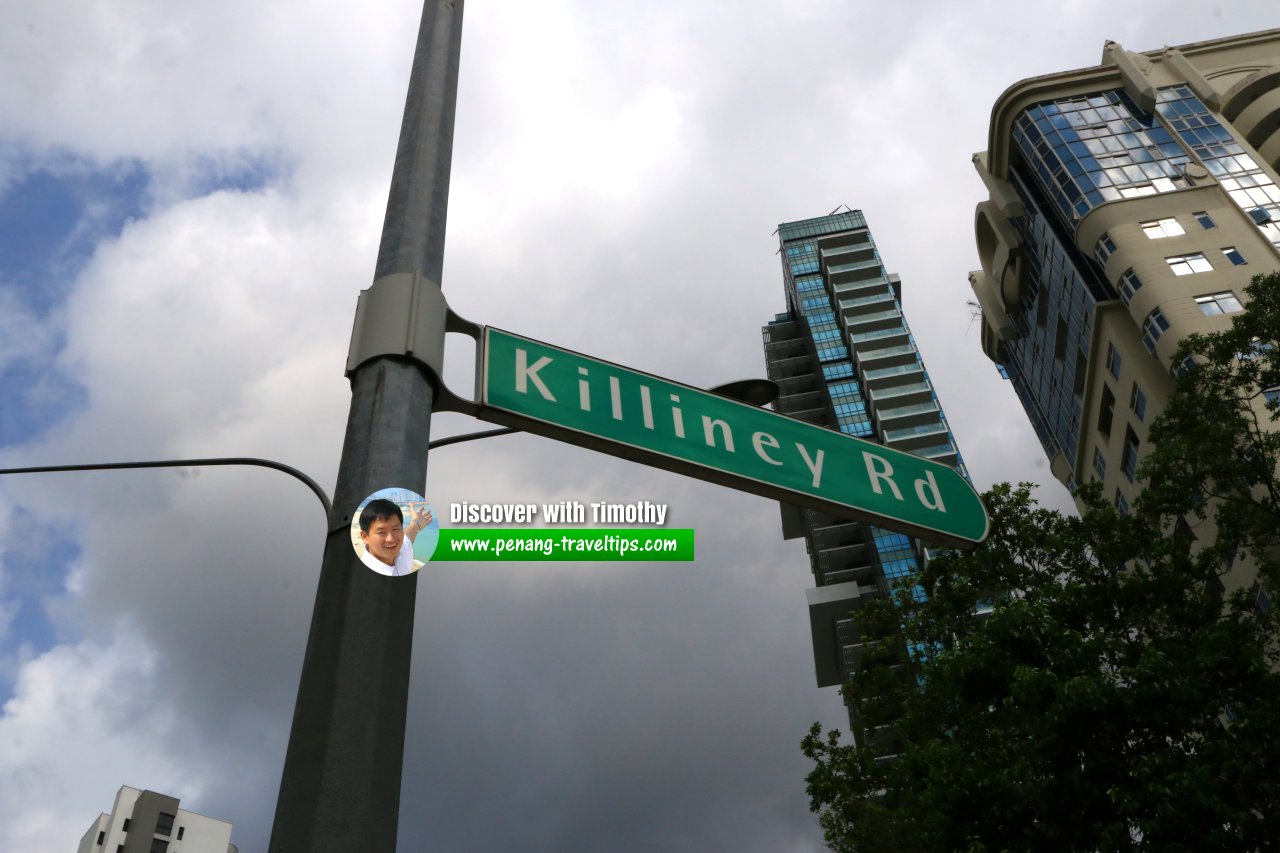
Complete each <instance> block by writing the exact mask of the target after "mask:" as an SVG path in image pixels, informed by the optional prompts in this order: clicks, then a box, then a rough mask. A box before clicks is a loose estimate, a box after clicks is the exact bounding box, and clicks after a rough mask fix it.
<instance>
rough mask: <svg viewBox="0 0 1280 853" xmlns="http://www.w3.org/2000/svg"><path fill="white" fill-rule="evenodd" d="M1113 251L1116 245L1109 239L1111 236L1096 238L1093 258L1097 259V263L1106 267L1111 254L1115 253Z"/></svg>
mask: <svg viewBox="0 0 1280 853" xmlns="http://www.w3.org/2000/svg"><path fill="white" fill-rule="evenodd" d="M1115 250H1116V244H1115V242H1114V241H1113V240H1112V239H1111V235H1110V234H1103V235H1102V236H1101V237H1099V238H1098V242H1097V243H1095V244H1094V247H1093V256H1094V257H1095V258H1097V259H1098V263H1100V264H1102V265H1103V266H1104V267H1105V266H1106V265H1107V260H1108V259H1109V258H1110V257H1111V255H1112V253H1114V252H1115Z"/></svg>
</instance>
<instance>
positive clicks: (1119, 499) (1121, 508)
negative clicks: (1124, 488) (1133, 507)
mask: <svg viewBox="0 0 1280 853" xmlns="http://www.w3.org/2000/svg"><path fill="white" fill-rule="evenodd" d="M1116 511H1117V512H1119V513H1120V514H1121V515H1128V514H1129V501H1128V500H1126V499H1125V496H1124V495H1123V494H1122V493H1121V492H1120V487H1119V486H1116Z"/></svg>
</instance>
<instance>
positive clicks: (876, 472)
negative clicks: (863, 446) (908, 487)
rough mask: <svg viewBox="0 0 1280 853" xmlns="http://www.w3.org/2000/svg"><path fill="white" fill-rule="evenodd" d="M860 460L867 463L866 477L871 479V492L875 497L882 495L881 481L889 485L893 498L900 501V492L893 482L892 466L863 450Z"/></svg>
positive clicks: (879, 457)
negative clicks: (873, 492) (872, 491)
mask: <svg viewBox="0 0 1280 853" xmlns="http://www.w3.org/2000/svg"><path fill="white" fill-rule="evenodd" d="M862 459H863V461H865V462H866V463H867V476H868V477H870V478H871V488H872V490H874V491H875V493H876V494H877V495H883V494H884V490H883V489H881V488H880V481H881V480H883V481H884V482H886V483H888V484H889V490H890V491H892V492H893V496H894V497H895V498H897V499H898V500H902V492H900V491H898V484H897V483H895V482H893V466H892V465H890V464H889V460H888V459H885V458H884V457H883V456H876V455H875V454H874V453H868V452H867V451H865V450H864V451H862Z"/></svg>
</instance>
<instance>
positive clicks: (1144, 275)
mask: <svg viewBox="0 0 1280 853" xmlns="http://www.w3.org/2000/svg"><path fill="white" fill-rule="evenodd" d="M973 162H974V165H975V167H976V168H977V170H978V173H979V175H980V176H981V177H982V180H983V182H984V183H985V184H986V187H987V190H988V192H989V198H988V199H987V200H985V201H983V202H981V203H980V204H979V205H978V207H977V211H976V214H975V222H974V229H975V236H976V241H977V247H978V254H979V256H980V258H981V264H982V269H981V270H977V271H974V272H971V273H970V274H969V280H970V284H971V285H972V287H973V290H974V292H975V294H976V295H977V298H978V301H979V304H980V305H981V308H982V319H983V330H982V348H983V351H984V352H985V353H986V354H987V356H988V357H990V358H991V359H992V361H994V362H995V363H996V364H997V366H998V368H999V369H1000V370H1001V372H1002V373H1003V374H1004V375H1006V376H1007V377H1008V378H1009V380H1010V381H1011V382H1012V384H1013V387H1014V389H1015V390H1016V391H1017V394H1018V396H1019V398H1020V400H1021V401H1022V404H1023V406H1024V408H1025V409H1026V411H1027V415H1028V417H1029V418H1030V420H1031V422H1032V424H1033V426H1034V427H1035V429H1036V432H1037V434H1038V436H1039V438H1040V441H1041V443H1042V444H1043V445H1044V448H1045V452H1046V454H1047V455H1048V457H1049V459H1050V462H1051V469H1052V471H1053V474H1054V476H1055V477H1057V478H1058V479H1059V480H1060V481H1062V482H1063V483H1065V484H1067V486H1068V487H1069V488H1070V487H1074V486H1075V485H1076V484H1078V483H1084V482H1088V481H1090V480H1098V481H1101V482H1102V484H1103V489H1104V493H1105V494H1106V495H1107V496H1108V497H1110V498H1112V499H1113V500H1114V501H1115V502H1116V505H1117V506H1118V507H1120V508H1121V509H1122V510H1125V511H1127V509H1128V506H1129V503H1130V502H1131V501H1132V500H1133V498H1134V497H1136V495H1137V493H1138V491H1140V489H1141V484H1140V483H1139V482H1137V481H1136V478H1135V476H1134V470H1135V467H1136V465H1137V462H1138V460H1139V459H1140V458H1141V457H1142V455H1143V452H1144V450H1145V448H1146V443H1147V428H1148V425H1149V424H1150V423H1151V420H1152V418H1154V417H1155V416H1156V415H1157V414H1159V412H1160V410H1161V408H1162V407H1163V404H1164V401H1165V400H1166V399H1167V398H1168V395H1169V393H1170V392H1171V390H1172V386H1173V380H1172V372H1173V371H1174V370H1175V369H1176V368H1177V367H1178V366H1177V365H1174V364H1172V363H1171V362H1172V357H1173V353H1174V350H1175V348H1176V346H1177V343H1178V341H1179V340H1180V339H1181V338H1182V337H1183V336H1185V335H1187V334H1189V333H1191V332H1210V331H1217V330H1221V329H1224V328H1226V327H1228V326H1229V325H1230V322H1231V315H1232V314H1234V313H1237V312H1239V311H1242V310H1246V309H1247V305H1246V303H1245V299H1246V297H1245V295H1244V288H1245V286H1246V285H1247V284H1248V283H1249V280H1250V279H1251V278H1252V277H1253V276H1254V275H1256V274H1258V273H1268V272H1272V271H1274V270H1276V269H1277V268H1280V171H1278V170H1280V29H1276V30H1267V31H1265V32H1258V33H1249V34H1246V35H1240V36H1233V37H1231V38H1224V39H1217V40H1214V41H1206V42H1199V43H1196V44H1188V45H1182V46H1180V47H1171V48H1164V49H1162V50H1155V51H1147V52H1144V53H1134V52H1131V51H1128V50H1126V49H1125V48H1124V47H1122V46H1121V45H1119V44H1116V43H1115V42H1107V43H1106V45H1105V46H1104V48H1103V54H1102V62H1101V64H1099V65H1097V66H1093V67H1090V68H1082V69H1078V70H1074V71H1066V72H1062V73H1059V74H1050V75H1046V76H1042V77H1033V78H1030V79H1027V80H1022V81H1019V82H1018V83H1015V84H1014V85H1012V86H1010V87H1009V88H1008V89H1007V90H1005V92H1004V93H1003V94H1002V95H1001V96H1000V98H999V99H998V100H997V101H996V104H995V106H994V108H993V109H992V113H991V125H990V135H989V138H988V150H987V151H984V152H980V153H978V154H975V155H974V158H973ZM1259 404H1260V405H1261V400H1260V403H1259ZM1251 582H1252V578H1249V577H1245V576H1241V577H1237V578H1235V579H1234V580H1233V581H1229V585H1233V586H1234V585H1240V584H1244V583H1251Z"/></svg>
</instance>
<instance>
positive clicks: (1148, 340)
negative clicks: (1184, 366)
mask: <svg viewBox="0 0 1280 853" xmlns="http://www.w3.org/2000/svg"><path fill="white" fill-rule="evenodd" d="M1168 328H1169V321H1168V320H1166V319H1165V318H1164V314H1162V313H1161V312H1160V309H1159V308H1152V309H1151V313H1150V314H1148V315H1147V319H1145V320H1143V321H1142V345H1143V346H1144V347H1146V348H1147V352H1149V353H1154V352H1155V351H1156V342H1157V341H1159V340H1160V336H1161V335H1163V334H1164V333H1165V332H1166V331H1167V330H1168Z"/></svg>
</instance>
